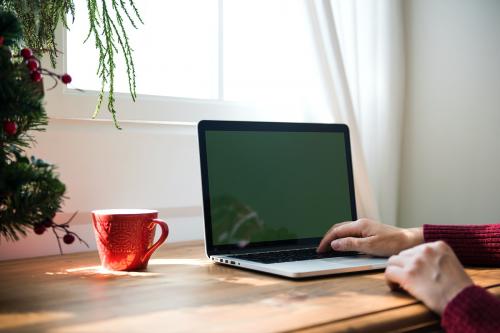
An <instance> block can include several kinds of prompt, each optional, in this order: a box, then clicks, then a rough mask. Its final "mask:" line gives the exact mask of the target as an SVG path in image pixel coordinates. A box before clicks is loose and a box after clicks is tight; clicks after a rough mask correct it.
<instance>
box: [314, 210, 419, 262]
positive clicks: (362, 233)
mask: <svg viewBox="0 0 500 333" xmlns="http://www.w3.org/2000/svg"><path fill="white" fill-rule="evenodd" d="M423 242H424V236H423V231H422V228H413V229H403V228H397V227H393V226H390V225H386V224H382V223H379V222H376V221H374V220H370V219H359V220H357V221H352V222H343V223H338V224H334V225H333V226H332V227H331V228H330V230H328V232H327V233H326V234H325V236H323V239H322V240H321V242H320V244H319V246H318V248H317V251H318V252H319V253H321V252H326V251H327V250H328V249H329V248H330V247H331V248H332V249H333V250H335V251H358V252H363V253H367V254H372V255H376V256H384V257H388V256H390V255H393V254H398V253H399V252H401V251H402V250H405V249H408V248H411V247H413V246H416V245H418V244H422V243H423Z"/></svg>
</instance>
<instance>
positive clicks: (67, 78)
mask: <svg viewBox="0 0 500 333" xmlns="http://www.w3.org/2000/svg"><path fill="white" fill-rule="evenodd" d="M61 81H62V83H64V84H68V83H71V76H70V75H69V74H63V75H62V76H61Z"/></svg>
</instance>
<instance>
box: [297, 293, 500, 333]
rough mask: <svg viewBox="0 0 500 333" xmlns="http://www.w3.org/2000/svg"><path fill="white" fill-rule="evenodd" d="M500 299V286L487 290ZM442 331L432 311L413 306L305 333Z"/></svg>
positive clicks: (344, 320) (309, 330)
mask: <svg viewBox="0 0 500 333" xmlns="http://www.w3.org/2000/svg"><path fill="white" fill-rule="evenodd" d="M486 289H487V290H488V291H489V292H490V293H492V294H493V295H495V296H497V297H499V298H500V285H494V286H491V287H486ZM424 328H425V329H436V330H439V328H440V317H439V316H437V315H436V314H434V313H432V312H431V311H429V309H428V308H427V307H426V306H424V305H423V304H422V303H420V302H418V303H413V304H409V305H403V306H400V307H395V308H392V309H390V310H385V311H377V312H372V313H369V314H366V315H362V316H356V317H352V318H348V319H341V320H336V321H332V322H327V323H321V324H317V325H314V326H310V327H303V328H300V329H298V330H297V331H299V332H303V333H318V332H387V333H399V332H413V331H417V330H422V329H424Z"/></svg>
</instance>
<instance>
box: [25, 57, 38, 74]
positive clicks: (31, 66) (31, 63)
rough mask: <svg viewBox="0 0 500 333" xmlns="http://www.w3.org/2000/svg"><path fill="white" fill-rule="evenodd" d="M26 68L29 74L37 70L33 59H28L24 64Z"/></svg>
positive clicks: (36, 64) (36, 62)
mask: <svg viewBox="0 0 500 333" xmlns="http://www.w3.org/2000/svg"><path fill="white" fill-rule="evenodd" d="M26 66H27V67H28V69H29V70H30V72H33V71H36V70H37V69H38V61H36V59H35V58H31V59H28V61H27V62H26Z"/></svg>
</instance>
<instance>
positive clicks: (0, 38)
mask: <svg viewBox="0 0 500 333" xmlns="http://www.w3.org/2000/svg"><path fill="white" fill-rule="evenodd" d="M3 43H5V37H4V36H0V46H3Z"/></svg>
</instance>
